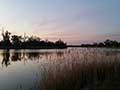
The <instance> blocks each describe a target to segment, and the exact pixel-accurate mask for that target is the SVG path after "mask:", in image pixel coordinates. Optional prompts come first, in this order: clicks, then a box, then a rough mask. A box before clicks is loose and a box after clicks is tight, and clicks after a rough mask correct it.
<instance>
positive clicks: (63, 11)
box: [0, 0, 120, 44]
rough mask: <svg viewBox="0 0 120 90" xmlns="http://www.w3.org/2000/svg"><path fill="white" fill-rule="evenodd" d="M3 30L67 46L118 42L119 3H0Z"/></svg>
mask: <svg viewBox="0 0 120 90" xmlns="http://www.w3.org/2000/svg"><path fill="white" fill-rule="evenodd" d="M2 27H4V29H5V30H9V31H10V32H12V34H18V35H23V34H24V33H26V34H27V35H28V36H30V35H36V36H38V37H40V38H42V39H48V40H51V41H56V40H58V39H60V38H61V39H62V40H64V41H65V42H67V43H68V44H81V43H92V42H98V41H104V40H105V39H112V40H114V39H115V40H118V41H120V0H0V28H2ZM0 33H1V31H0Z"/></svg>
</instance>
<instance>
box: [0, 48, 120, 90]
mask: <svg viewBox="0 0 120 90" xmlns="http://www.w3.org/2000/svg"><path fill="white" fill-rule="evenodd" d="M119 58H120V50H119V49H95V48H94V49H90V48H89V49H86V48H68V49H63V50H10V51H3V50H1V51H0V61H1V65H0V90H37V89H40V90H56V89H57V90H61V89H62V90H66V89H67V90H68V89H70V90H74V89H75V88H76V89H83V88H87V87H90V85H94V84H95V85H99V84H100V83H103V82H104V81H106V80H111V79H113V76H114V74H116V75H117V74H118V75H120V74H119V73H120V60H119ZM6 86H7V87H6ZM68 86H69V87H68Z"/></svg>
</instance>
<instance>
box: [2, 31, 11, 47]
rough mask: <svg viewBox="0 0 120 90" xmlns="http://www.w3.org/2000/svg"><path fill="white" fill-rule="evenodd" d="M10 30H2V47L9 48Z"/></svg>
mask: <svg viewBox="0 0 120 90" xmlns="http://www.w3.org/2000/svg"><path fill="white" fill-rule="evenodd" d="M10 34H11V33H10V32H8V31H5V33H4V31H3V32H2V36H3V44H4V48H5V49H9V47H10Z"/></svg>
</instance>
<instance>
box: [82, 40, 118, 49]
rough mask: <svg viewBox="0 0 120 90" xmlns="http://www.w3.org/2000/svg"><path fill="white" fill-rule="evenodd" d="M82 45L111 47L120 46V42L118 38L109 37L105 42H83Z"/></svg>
mask: <svg viewBox="0 0 120 90" xmlns="http://www.w3.org/2000/svg"><path fill="white" fill-rule="evenodd" d="M81 47H108V48H109V47H110V48H120V42H118V41H116V40H110V39H107V40H105V41H103V42H99V43H97V42H95V43H93V44H81Z"/></svg>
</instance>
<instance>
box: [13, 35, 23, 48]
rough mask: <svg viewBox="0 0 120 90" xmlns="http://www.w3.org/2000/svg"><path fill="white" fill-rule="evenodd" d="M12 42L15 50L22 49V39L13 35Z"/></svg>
mask: <svg viewBox="0 0 120 90" xmlns="http://www.w3.org/2000/svg"><path fill="white" fill-rule="evenodd" d="M11 41H12V45H13V48H16V49H17V48H20V47H21V44H22V37H21V36H17V35H13V36H12V38H11Z"/></svg>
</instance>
